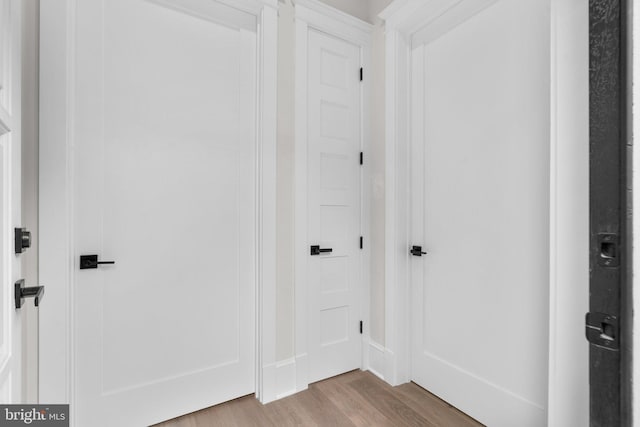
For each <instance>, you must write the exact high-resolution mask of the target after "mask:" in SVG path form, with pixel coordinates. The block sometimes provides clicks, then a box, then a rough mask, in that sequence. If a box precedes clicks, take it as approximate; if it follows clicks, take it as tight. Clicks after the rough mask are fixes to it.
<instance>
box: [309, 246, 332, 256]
mask: <svg viewBox="0 0 640 427" xmlns="http://www.w3.org/2000/svg"><path fill="white" fill-rule="evenodd" d="M331 252H333V249H332V248H322V249H320V246H318V245H314V246H311V255H320V254H326V253H331Z"/></svg>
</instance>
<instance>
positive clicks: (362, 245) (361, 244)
mask: <svg viewBox="0 0 640 427" xmlns="http://www.w3.org/2000/svg"><path fill="white" fill-rule="evenodd" d="M363 247H364V237H362V236H360V249H362V248H363Z"/></svg>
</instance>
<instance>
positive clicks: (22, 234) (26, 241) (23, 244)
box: [14, 228, 31, 254]
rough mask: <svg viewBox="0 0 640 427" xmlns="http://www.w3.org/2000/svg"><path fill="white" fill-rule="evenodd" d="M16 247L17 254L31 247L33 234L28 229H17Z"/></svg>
mask: <svg viewBox="0 0 640 427" xmlns="http://www.w3.org/2000/svg"><path fill="white" fill-rule="evenodd" d="M14 231H15V240H14V247H15V252H16V253H17V254H21V253H22V252H24V251H25V250H26V249H27V248H30V247H31V232H30V231H29V230H27V229H26V228H15V229H14Z"/></svg>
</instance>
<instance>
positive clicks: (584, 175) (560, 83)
mask: <svg viewBox="0 0 640 427" xmlns="http://www.w3.org/2000/svg"><path fill="white" fill-rule="evenodd" d="M494 3H496V1H495V0H482V1H477V2H476V1H462V2H456V3H453V4H452V3H450V2H447V1H434V2H428V3H427V2H421V1H419V0H397V1H395V2H394V3H392V4H391V5H390V6H389V7H388V8H387V9H386V10H385V11H383V13H381V15H380V17H381V18H382V19H384V20H385V28H386V49H385V50H386V85H385V86H386V105H387V108H386V156H385V157H386V165H385V168H386V178H385V190H386V191H385V194H386V210H385V222H386V242H387V246H388V250H387V254H386V261H385V272H386V277H385V283H386V285H385V287H386V295H385V301H386V304H385V325H386V331H387V332H386V334H385V335H386V337H387V341H386V347H387V353H388V354H389V358H388V359H387V366H386V373H387V375H386V376H385V379H387V381H389V382H390V383H391V384H393V385H398V384H401V383H404V382H407V381H409V380H410V379H411V363H410V354H411V346H410V343H411V339H410V336H411V335H412V334H411V333H409V331H410V330H411V329H410V325H411V321H410V317H409V314H410V310H409V307H411V305H412V296H413V295H412V293H411V292H410V290H411V288H410V286H409V283H410V282H409V280H410V275H411V274H416V271H415V269H418V270H419V271H421V270H422V267H424V268H425V269H428V268H429V267H428V263H429V260H428V256H427V259H424V260H422V261H421V262H422V263H427V265H425V266H421V265H420V261H418V265H415V264H416V263H415V262H414V261H415V260H413V259H411V258H412V257H411V256H410V255H409V253H408V248H409V246H410V245H411V244H419V243H418V242H416V241H415V239H414V236H412V235H410V234H409V230H410V224H411V221H417V219H416V218H414V217H413V215H412V213H411V209H410V208H411V204H412V203H414V201H413V200H412V199H411V198H410V197H409V195H410V194H414V195H415V194H421V193H420V192H417V193H416V192H415V191H411V192H408V191H407V190H408V189H410V185H411V183H412V180H411V178H412V173H414V174H415V170H413V171H412V167H411V165H412V158H414V159H415V155H414V153H412V152H411V148H410V146H409V141H411V138H413V135H414V134H415V133H416V132H423V133H424V132H425V129H419V128H418V129H416V126H413V125H412V120H411V119H410V118H411V117H412V116H414V115H415V114H416V113H415V112H414V110H415V109H416V107H420V108H422V106H420V105H418V106H417V105H416V103H418V104H419V101H416V99H415V98H413V101H412V90H413V89H414V85H415V84H416V82H413V83H412V81H413V78H412V74H413V70H412V69H411V67H410V65H411V64H415V63H416V61H414V60H413V59H412V56H413V53H414V51H413V50H412V48H413V47H415V46H416V45H420V44H422V43H424V42H425V41H429V40H436V39H437V38H438V37H440V36H442V35H443V34H446V33H447V32H448V31H449V30H451V29H453V28H455V27H456V26H458V25H460V24H462V23H464V22H465V21H466V20H467V19H468V18H469V17H473V16H474V15H475V14H477V13H478V12H481V11H482V10H483V9H485V8H487V7H490V6H491V5H492V4H494ZM586 9H587V8H586V5H584V2H580V1H573V0H563V1H559V2H551V6H550V17H549V22H550V23H551V25H550V26H549V27H550V28H549V34H550V37H549V38H550V43H549V47H548V49H549V51H550V52H549V57H548V59H547V58H544V57H543V58H542V61H544V62H546V61H547V60H548V61H549V62H550V63H549V71H550V73H549V74H548V76H549V77H550V81H549V88H548V93H550V102H549V106H548V107H549V117H548V118H549V119H550V129H549V130H550V138H547V139H543V138H542V137H541V141H540V144H543V145H544V144H545V143H546V142H548V144H549V161H550V168H549V169H550V170H549V178H548V179H549V181H550V182H549V193H550V194H549V200H548V202H546V203H548V204H549V211H548V212H549V213H550V219H549V222H550V224H549V230H548V232H549V234H548V235H549V247H548V248H543V249H542V250H544V251H547V249H548V253H549V256H548V260H549V278H550V281H549V282H547V281H545V282H543V283H541V286H545V285H546V284H547V283H548V292H549V301H548V306H547V307H543V308H541V309H540V310H539V311H537V312H536V316H537V320H538V321H539V322H540V323H541V324H542V328H543V329H546V325H547V323H548V329H547V330H548V333H549V337H548V343H549V344H548V345H549V352H548V355H547V354H545V355H544V357H548V361H549V367H548V378H549V381H548V390H547V391H548V403H547V405H544V404H543V405H541V406H548V414H546V419H544V420H543V421H542V423H546V424H547V425H550V426H565V425H571V426H580V425H585V424H586V423H588V396H587V394H586V390H588V381H587V372H588V369H587V368H588V362H587V360H588V358H587V352H586V351H585V349H586V344H585V339H584V334H583V324H584V313H585V312H586V308H587V295H588V291H587V288H586V286H587V284H588V245H586V244H585V242H586V237H585V236H586V235H587V233H588V203H587V202H588V144H587V141H588V138H585V135H586V134H587V132H588V115H587V109H586V105H587V102H586V98H587V96H588V84H587V83H588V80H587V70H588V49H587V45H586V43H587V40H588V38H587V37H586V34H587V27H588V15H587V13H586ZM545 21H546V20H545V19H539V20H538V21H536V22H537V23H538V24H544V22H545ZM524 28H530V25H525V26H524ZM514 31H516V32H517V29H516V30H514ZM514 34H515V33H514ZM518 37H522V35H521V34H518V36H517V37H516V40H517V38H518ZM541 37H542V38H546V34H543V35H542V36H541ZM498 44H499V43H498ZM541 48H542V49H545V48H547V47H546V46H541ZM485 49H486V48H484V47H483V50H485ZM489 49H490V48H489ZM535 54H538V55H539V54H540V52H539V51H538V52H537V53H535ZM471 55H474V53H471ZM515 55H516V56H517V55H518V52H517V51H516V52H515ZM464 59H465V58H462V60H461V61H460V62H461V63H463V60H464ZM431 65H433V64H431ZM483 66H486V64H485V65H483ZM463 72H465V68H464V67H463V66H461V67H460V70H456V72H455V73H454V74H455V75H459V74H460V73H463ZM546 76H547V73H545V72H544V71H541V72H540V76H539V77H541V78H545V77H546ZM507 77H508V78H507V79H505V82H508V81H509V80H510V79H511V78H512V77H513V76H510V75H508V76H507ZM455 89H456V87H455V86H454V87H453V89H452V90H455ZM520 90H522V89H520ZM542 91H544V92H546V90H545V89H544V88H543V89H542ZM455 96H458V97H460V96H461V94H460V93H457V92H456V94H455ZM482 113H483V114H487V111H482ZM509 113H510V114H512V112H509ZM505 125H509V123H505ZM460 126H463V124H460ZM459 131H460V130H459V129H455V132H459ZM463 155H464V150H462V151H461V154H460V155H458V157H462V156H463ZM418 161H420V160H418ZM541 179H543V180H544V177H542V178H541ZM442 185H447V183H446V182H444V183H442ZM541 233H544V230H542V231H541ZM424 246H425V249H426V250H427V251H430V250H431V251H434V250H435V251H437V250H438V249H437V248H436V247H433V248H430V247H429V246H430V243H429V241H425V242H424ZM543 264H544V262H542V263H541V265H543ZM461 268H462V266H461ZM425 271H426V270H425ZM547 315H548V317H546V316H547ZM446 327H447V325H446V322H444V323H443V328H446ZM443 332H444V331H443ZM543 332H545V331H543ZM415 333H416V331H413V334H415ZM538 363H540V362H538ZM539 374H540V376H541V377H544V376H546V375H547V372H540V373H539ZM545 403H546V402H545Z"/></svg>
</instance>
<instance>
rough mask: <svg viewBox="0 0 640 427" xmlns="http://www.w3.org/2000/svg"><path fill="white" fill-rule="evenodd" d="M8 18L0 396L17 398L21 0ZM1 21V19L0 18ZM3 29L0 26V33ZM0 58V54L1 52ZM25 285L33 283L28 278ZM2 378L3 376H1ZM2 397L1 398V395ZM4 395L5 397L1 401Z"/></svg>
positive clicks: (2, 123)
mask: <svg viewBox="0 0 640 427" xmlns="http://www.w3.org/2000/svg"><path fill="white" fill-rule="evenodd" d="M8 13H9V14H8V15H4V16H2V15H0V18H4V19H7V20H8V21H9V25H8V26H6V27H5V28H4V30H5V34H4V36H6V38H3V40H2V41H0V43H4V46H3V48H2V49H0V55H6V56H5V57H4V59H5V61H3V62H0V67H2V69H0V72H1V74H0V77H2V79H3V80H4V81H0V84H3V85H4V87H3V91H2V93H0V137H1V138H3V139H4V140H5V143H4V144H0V151H3V152H2V153H1V154H2V155H3V156H2V158H0V161H1V162H2V164H1V165H0V185H1V186H2V188H1V191H0V197H2V200H0V209H2V210H1V211H0V227H2V229H3V230H2V231H3V233H2V234H3V235H4V236H6V241H2V242H1V243H0V244H1V245H2V246H3V250H2V251H0V281H1V282H0V283H1V285H0V292H2V297H3V300H2V301H3V304H4V307H2V310H1V311H0V324H1V326H0V328H1V329H2V332H3V340H2V341H0V374H1V375H2V377H3V378H1V380H2V381H0V402H3V403H21V402H22V401H23V396H24V388H25V381H24V378H25V365H24V363H23V360H22V359H23V351H24V346H23V334H24V332H23V330H22V329H23V327H24V322H23V320H22V319H23V311H24V310H17V309H16V308H15V305H14V304H13V301H14V292H15V288H14V283H15V282H16V281H18V280H20V279H21V278H22V276H23V269H22V259H21V257H20V256H19V255H16V253H15V252H14V248H13V245H11V241H12V238H13V235H14V228H15V227H20V226H21V224H22V204H21V196H22V191H21V190H22V161H21V159H22V135H23V132H22V129H23V122H22V79H23V77H22V66H23V62H22V43H23V33H22V29H23V13H24V6H23V4H22V2H20V1H18V0H9V1H8ZM0 25H2V23H0ZM1 32H2V30H0V33H1ZM0 59H1V58H0ZM27 286H33V284H29V283H27ZM4 380H6V381H4ZM5 399H6V400H5ZM3 400H4V401H3Z"/></svg>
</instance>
